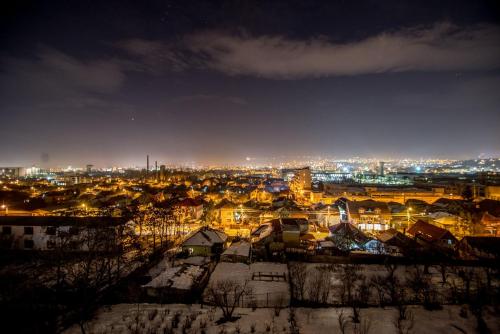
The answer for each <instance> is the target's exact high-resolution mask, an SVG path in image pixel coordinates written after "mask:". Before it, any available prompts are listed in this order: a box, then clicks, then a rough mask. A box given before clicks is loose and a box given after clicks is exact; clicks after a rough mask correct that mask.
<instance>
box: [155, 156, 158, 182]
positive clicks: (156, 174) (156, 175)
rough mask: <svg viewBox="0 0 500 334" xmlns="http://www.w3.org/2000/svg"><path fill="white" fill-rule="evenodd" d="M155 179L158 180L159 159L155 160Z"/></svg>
mask: <svg viewBox="0 0 500 334" xmlns="http://www.w3.org/2000/svg"><path fill="white" fill-rule="evenodd" d="M155 180H156V181H158V160H155Z"/></svg>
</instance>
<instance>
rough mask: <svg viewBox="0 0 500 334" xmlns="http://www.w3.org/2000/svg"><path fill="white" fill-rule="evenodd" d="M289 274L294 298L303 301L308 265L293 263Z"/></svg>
mask: <svg viewBox="0 0 500 334" xmlns="http://www.w3.org/2000/svg"><path fill="white" fill-rule="evenodd" d="M289 272H290V282H291V285H292V296H293V298H295V299H299V300H301V301H303V300H304V294H305V288H306V281H307V265H306V264H305V263H303V262H294V263H291V264H290V269H289Z"/></svg>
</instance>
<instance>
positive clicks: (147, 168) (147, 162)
mask: <svg viewBox="0 0 500 334" xmlns="http://www.w3.org/2000/svg"><path fill="white" fill-rule="evenodd" d="M148 174H149V154H148V155H146V177H147V176H148Z"/></svg>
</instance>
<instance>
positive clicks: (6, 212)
mask: <svg viewBox="0 0 500 334" xmlns="http://www.w3.org/2000/svg"><path fill="white" fill-rule="evenodd" d="M1 208H2V210H5V215H6V216H7V215H8V214H9V207H8V206H7V205H5V204H2V206H1Z"/></svg>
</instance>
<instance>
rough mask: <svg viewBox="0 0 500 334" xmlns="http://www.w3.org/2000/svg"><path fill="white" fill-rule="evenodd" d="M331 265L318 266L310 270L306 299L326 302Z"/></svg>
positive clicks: (329, 287) (329, 290)
mask: <svg viewBox="0 0 500 334" xmlns="http://www.w3.org/2000/svg"><path fill="white" fill-rule="evenodd" d="M331 271H332V270H331V267H329V266H319V267H316V268H315V270H314V271H312V272H311V275H310V278H309V280H308V284H307V295H308V299H309V300H310V301H311V302H313V303H316V304H319V303H322V304H326V303H327V302H328V298H329V296H330V292H331V283H330V278H331Z"/></svg>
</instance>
